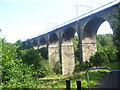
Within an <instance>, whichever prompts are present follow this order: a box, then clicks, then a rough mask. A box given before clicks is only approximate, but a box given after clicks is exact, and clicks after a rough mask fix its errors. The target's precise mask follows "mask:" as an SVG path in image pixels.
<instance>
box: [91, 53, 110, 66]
mask: <svg viewBox="0 0 120 90" xmlns="http://www.w3.org/2000/svg"><path fill="white" fill-rule="evenodd" d="M90 62H91V63H92V64H93V66H102V65H104V64H105V63H108V57H107V55H106V53H105V52H99V51H98V52H96V53H95V55H94V56H91V58H90Z"/></svg>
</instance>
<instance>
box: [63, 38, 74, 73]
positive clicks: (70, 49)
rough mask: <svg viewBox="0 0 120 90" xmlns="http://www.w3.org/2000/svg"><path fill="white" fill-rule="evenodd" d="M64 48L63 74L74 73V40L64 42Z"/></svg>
mask: <svg viewBox="0 0 120 90" xmlns="http://www.w3.org/2000/svg"><path fill="white" fill-rule="evenodd" d="M61 50H62V74H63V75H66V74H72V73H73V71H74V68H75V58H74V46H73V40H72V39H71V40H69V41H66V42H63V43H62V45H61Z"/></svg>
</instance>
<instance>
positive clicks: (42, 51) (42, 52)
mask: <svg viewBox="0 0 120 90" xmlns="http://www.w3.org/2000/svg"><path fill="white" fill-rule="evenodd" d="M39 52H40V53H41V56H42V58H44V59H45V60H47V59H48V50H47V47H43V48H41V49H39Z"/></svg>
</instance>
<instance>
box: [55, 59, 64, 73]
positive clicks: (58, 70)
mask: <svg viewBox="0 0 120 90" xmlns="http://www.w3.org/2000/svg"><path fill="white" fill-rule="evenodd" d="M53 70H54V72H55V73H56V74H62V64H61V63H60V62H59V61H58V62H56V63H55V66H54V67H53Z"/></svg>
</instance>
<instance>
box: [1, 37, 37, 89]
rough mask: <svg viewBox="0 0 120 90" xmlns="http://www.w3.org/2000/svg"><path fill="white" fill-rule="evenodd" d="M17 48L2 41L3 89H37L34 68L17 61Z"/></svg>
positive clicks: (19, 60)
mask: <svg viewBox="0 0 120 90" xmlns="http://www.w3.org/2000/svg"><path fill="white" fill-rule="evenodd" d="M17 48H18V47H17V46H16V45H14V44H10V43H7V42H6V41H5V39H2V88H36V87H37V86H38V84H37V83H36V82H35V80H34V79H33V77H32V73H33V70H32V68H33V66H31V65H30V66H28V65H27V64H24V63H23V62H22V60H21V59H17V53H16V51H17Z"/></svg>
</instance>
